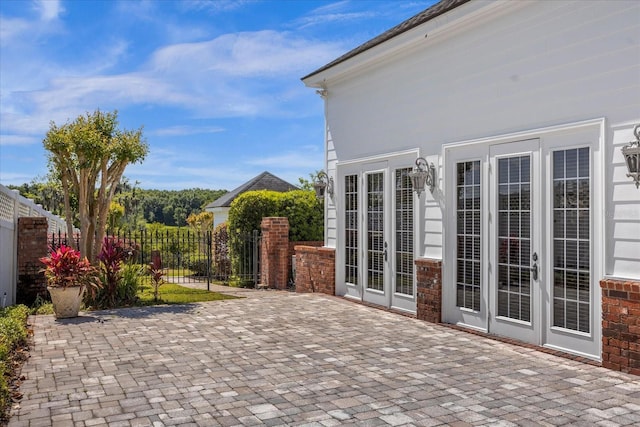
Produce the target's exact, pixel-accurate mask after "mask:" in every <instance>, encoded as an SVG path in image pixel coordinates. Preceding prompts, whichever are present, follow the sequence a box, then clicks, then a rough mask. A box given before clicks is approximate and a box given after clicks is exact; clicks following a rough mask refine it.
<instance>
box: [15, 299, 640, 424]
mask: <svg viewBox="0 0 640 427" xmlns="http://www.w3.org/2000/svg"><path fill="white" fill-rule="evenodd" d="M32 322H33V324H34V327H35V348H34V349H32V352H31V358H30V360H29V361H28V362H27V364H26V365H25V367H24V369H23V374H24V375H25V376H26V378H27V380H26V381H25V382H24V383H23V385H22V387H21V391H22V392H23V393H24V399H23V400H22V402H21V404H20V407H19V408H17V409H15V410H14V411H13V417H12V419H11V421H10V424H9V425H10V426H11V427H18V426H48V425H55V426H67V425H68V426H96V425H109V426H164V425H185V426H187V425H202V426H216V425H220V426H234V425H240V426H254V425H270V426H272V425H317V426H332V425H344V424H351V423H354V424H358V425H370V426H377V425H391V426H400V425H416V426H435V425H454V426H466V425H499V426H509V425H566V424H573V425H580V426H583V425H602V426H615V425H634V424H635V425H639V424H640V378H638V377H636V376H631V375H627V374H623V373H619V372H613V371H609V370H606V369H603V368H600V367H596V366H591V365H587V364H581V363H579V362H576V361H572V360H568V359H564V358H559V357H556V356H553V355H550V354H545V353H542V352H538V351H535V350H531V349H528V348H524V347H519V346H513V345H510V344H506V343H502V342H499V341H495V340H491V339H487V338H483V337H480V336H476V335H472V334H467V333H464V332H461V331H458V330H454V329H451V328H448V327H445V326H439V325H434V324H429V323H426V322H422V321H418V320H415V319H412V318H408V317H404V316H401V315H397V314H393V313H388V312H385V311H381V310H377V309H374V308H370V307H365V306H362V305H359V304H354V303H350V302H347V301H344V300H341V299H338V298H334V297H328V296H323V295H319V294H293V293H287V292H276V291H262V292H256V293H252V294H251V295H250V297H249V298H246V299H239V300H227V301H219V302H211V303H202V304H192V305H185V306H159V307H152V308H133V309H119V310H113V311H101V312H92V313H86V314H85V315H84V316H83V317H80V318H77V319H74V320H66V321H55V319H54V318H53V317H52V316H37V317H36V318H32Z"/></svg>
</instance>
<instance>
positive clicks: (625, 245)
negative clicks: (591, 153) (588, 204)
mask: <svg viewBox="0 0 640 427" xmlns="http://www.w3.org/2000/svg"><path fill="white" fill-rule="evenodd" d="M636 123H640V120H638V121H636ZM611 127H612V132H611V133H612V135H611V138H612V139H613V144H611V146H610V147H609V152H608V153H607V156H608V157H609V158H610V159H611V161H610V162H609V164H610V165H611V167H610V168H609V170H608V171H607V176H606V182H607V183H609V188H611V191H610V194H609V197H607V201H606V204H605V206H606V210H605V218H606V223H605V224H606V225H605V227H606V229H605V233H606V235H607V236H608V238H607V245H608V247H607V253H608V256H607V258H606V266H605V272H606V274H608V275H610V276H616V277H623V278H636V279H637V278H640V189H636V187H635V185H633V184H632V180H631V178H629V177H627V167H626V164H625V162H624V157H623V156H622V152H621V148H622V147H623V146H624V145H627V144H628V143H629V141H632V140H635V137H634V136H633V127H632V126H631V125H629V124H622V125H615V124H614V125H612V126H611Z"/></svg>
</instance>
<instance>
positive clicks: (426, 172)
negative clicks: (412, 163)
mask: <svg viewBox="0 0 640 427" xmlns="http://www.w3.org/2000/svg"><path fill="white" fill-rule="evenodd" d="M409 178H411V185H412V186H413V190H414V191H415V192H416V193H418V196H420V194H422V190H424V187H425V185H427V186H428V187H429V191H431V192H432V193H433V189H434V188H435V186H436V167H435V166H434V164H433V163H430V164H429V163H427V160H426V159H425V158H424V157H418V158H417V159H416V168H415V169H414V170H413V171H411V172H409Z"/></svg>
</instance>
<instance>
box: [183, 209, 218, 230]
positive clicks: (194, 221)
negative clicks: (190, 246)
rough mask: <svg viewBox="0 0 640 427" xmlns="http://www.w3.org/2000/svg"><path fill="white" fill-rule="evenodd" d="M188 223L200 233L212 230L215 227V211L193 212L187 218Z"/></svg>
mask: <svg viewBox="0 0 640 427" xmlns="http://www.w3.org/2000/svg"><path fill="white" fill-rule="evenodd" d="M187 224H189V227H191V228H193V229H194V230H195V231H197V232H200V233H204V232H205V231H208V230H211V228H212V227H213V212H200V213H198V214H195V213H192V214H191V215H189V217H188V218H187Z"/></svg>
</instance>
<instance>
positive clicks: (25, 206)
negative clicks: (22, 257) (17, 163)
mask: <svg viewBox="0 0 640 427" xmlns="http://www.w3.org/2000/svg"><path fill="white" fill-rule="evenodd" d="M21 217H46V218H47V222H48V232H49V233H57V232H58V231H60V232H63V233H64V232H66V231H67V225H66V222H65V221H64V220H63V219H62V218H60V217H58V216H56V215H53V214H51V213H50V212H47V211H46V210H44V209H43V208H42V206H40V205H36V204H35V203H34V202H33V201H32V200H29V199H27V198H24V197H22V196H20V195H19V194H18V192H17V191H12V190H9V189H8V188H7V187H5V186H4V185H2V184H0V305H2V303H3V301H4V302H5V303H6V304H7V305H11V304H14V303H15V297H16V283H17V278H18V270H17V269H18V266H17V257H18V238H17V237H18V236H17V232H18V218H21ZM5 295H6V300H5V299H4V297H5Z"/></svg>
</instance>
